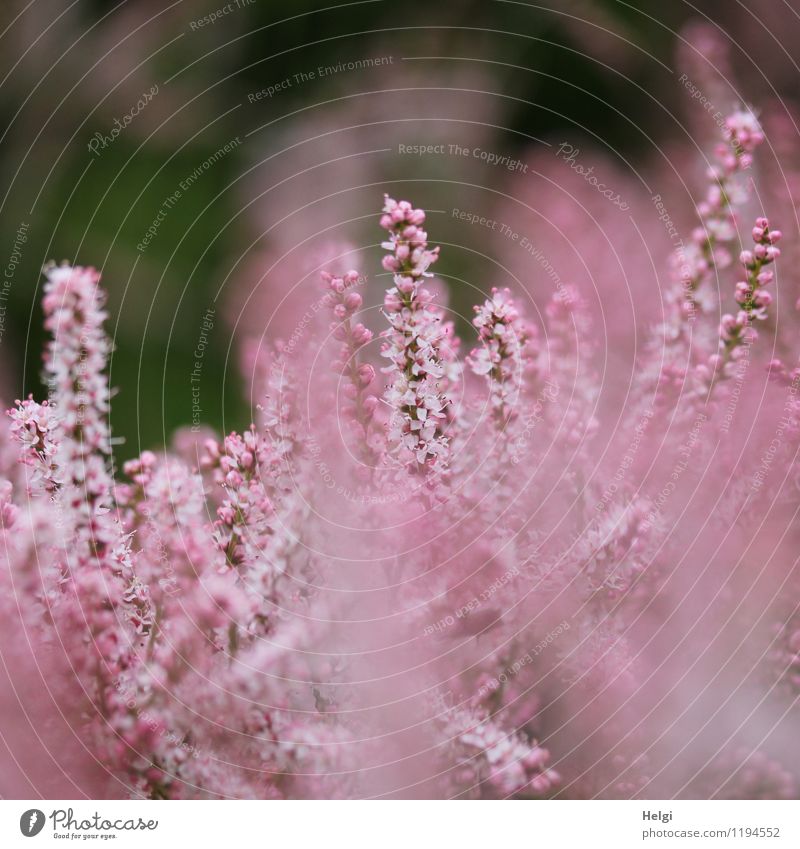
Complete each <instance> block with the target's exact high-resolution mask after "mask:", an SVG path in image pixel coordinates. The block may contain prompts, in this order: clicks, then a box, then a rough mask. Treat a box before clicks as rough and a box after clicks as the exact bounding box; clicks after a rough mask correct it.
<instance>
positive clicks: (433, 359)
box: [381, 195, 450, 476]
mask: <svg viewBox="0 0 800 849" xmlns="http://www.w3.org/2000/svg"><path fill="white" fill-rule="evenodd" d="M424 223H425V213H424V212H423V211H422V210H421V209H414V208H413V207H412V206H411V204H410V203H408V201H400V202H399V203H398V202H397V201H395V200H394V199H392V198H390V197H389V196H388V195H387V196H386V202H385V204H384V207H383V215H382V217H381V227H383V228H384V229H385V230H387V231H388V232H389V239H388V241H386V242H384V243H383V245H382V247H384V248H385V249H386V250H387V251H390V253H388V254H387V255H386V256H384V258H383V267H384V268H385V269H386V270H387V271H389V272H391V273H392V275H393V277H394V286H393V287H392V288H390V289H389V290H388V291H387V293H386V297H385V298H384V302H383V306H384V311H385V313H386V316H387V318H388V320H389V325H390V329H389V330H387V331H385V332H384V334H383V337H384V340H385V341H384V343H383V346H382V349H381V354H382V356H384V357H385V358H386V359H388V360H389V361H390V363H391V365H389V366H387V367H386V368H385V369H384V372H385V373H387V374H389V375H391V376H392V378H393V381H392V386H391V389H390V390H389V391H388V392H387V393H386V400H387V402H388V403H389V406H390V408H391V409H392V410H393V415H392V418H391V421H390V424H389V435H390V440H391V442H392V444H393V446H394V447H395V452H396V454H397V456H398V459H399V460H400V462H402V463H403V464H404V465H405V464H407V463H408V461H409V460H410V459H413V460H414V461H415V462H416V464H417V465H418V467H419V468H420V469H421V470H422V471H424V472H426V473H428V472H433V473H435V474H437V475H439V476H441V475H442V474H443V473H444V472H445V471H446V468H447V463H448V459H449V439H448V437H447V435H446V433H445V429H446V425H447V408H448V406H449V405H450V402H449V400H448V399H447V398H446V397H445V395H444V394H443V393H442V381H443V378H444V377H445V368H444V365H443V363H442V353H441V349H442V347H443V345H444V344H445V339H446V331H445V328H444V326H443V323H442V320H441V315H440V313H439V311H438V310H437V309H436V307H435V306H434V304H433V297H432V295H431V293H430V292H429V291H428V290H427V289H425V288H424V287H423V285H422V283H423V280H424V278H425V277H426V276H428V275H429V272H428V268H429V267H430V266H431V265H432V264H433V263H434V262H436V260H437V259H438V258H439V249H438V248H434V249H432V250H431V249H429V248H428V234H427V233H426V232H425V230H423V229H422V225H423V224H424Z"/></svg>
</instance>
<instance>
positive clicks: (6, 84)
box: [0, 0, 800, 459]
mask: <svg viewBox="0 0 800 849" xmlns="http://www.w3.org/2000/svg"><path fill="white" fill-rule="evenodd" d="M796 6H797V3H796V2H794V1H793V2H782V0H764V1H763V2H748V3H746V4H745V3H741V2H736V0H731V2H728V0H725V2H723V0H718V2H706V3H693V4H690V3H684V2H675V3H663V2H652V3H651V2H643V3H642V2H634V3H626V2H618V0H559V2H543V3H536V4H533V3H528V2H516V0H513V2H512V0H472V1H471V2H468V0H449V2H447V3H443V4H431V3H427V2H413V0H411V2H406V3H403V4H401V5H398V4H397V3H395V2H389V0H359V1H358V2H349V3H333V2H332V3H329V4H328V3H325V2H308V0H294V2H292V3H291V4H284V3H275V2H270V0H249V2H247V0H238V2H232V3H228V4H224V3H223V2H222V0H207V2H206V0H182V1H181V0H178V2H169V0H127V2H99V1H98V0H95V1H94V2H91V1H90V0H75V2H69V0H34V2H27V0H5V1H4V2H3V3H2V4H0V45H1V46H2V49H0V116H2V121H1V123H2V137H1V139H2V140H1V144H2V157H1V158H0V174H1V177H0V181H1V182H2V195H1V196H2V205H1V206H0V234H2V246H1V247H0V257H2V260H3V266H4V267H6V266H7V265H8V263H9V262H11V263H12V265H13V273H12V276H11V282H10V286H8V287H6V290H5V295H6V301H5V305H6V313H5V325H4V328H3V335H2V339H1V340H0V356H1V357H2V366H3V368H2V375H1V376H0V396H2V397H4V398H5V399H6V400H13V398H15V397H19V396H23V395H25V394H27V393H28V392H34V393H36V394H41V393H40V384H39V365H40V351H41V346H42V331H41V313H40V308H39V304H38V302H39V297H40V281H41V277H40V269H41V268H42V266H43V264H44V263H45V262H46V261H48V260H50V259H55V260H62V259H68V260H70V261H72V262H78V263H82V264H92V265H96V266H98V267H100V268H102V271H103V274H104V280H105V285H106V286H107V288H108V290H109V292H110V303H109V311H110V316H111V318H110V329H111V331H112V333H113V335H114V339H115V344H116V353H115V355H114V359H113V366H112V379H113V383H114V385H116V386H118V387H120V388H121V391H120V392H119V394H118V395H117V396H116V397H115V399H114V406H113V422H112V423H113V428H114V432H115V435H116V437H117V438H118V441H119V444H118V445H117V446H116V451H117V453H118V456H119V457H120V458H121V459H124V458H127V457H129V456H132V455H135V454H137V453H138V452H139V451H140V450H141V448H143V447H148V446H152V445H154V444H158V443H163V441H164V438H165V435H166V434H169V433H171V432H172V431H174V430H175V428H177V427H179V426H182V425H190V424H192V422H193V418H192V413H193V411H192V396H191V395H190V384H189V375H190V373H191V371H192V369H193V367H194V362H195V359H196V358H195V356H194V352H195V350H196V347H197V344H198V340H199V339H200V338H201V335H202V333H203V321H204V318H203V317H204V315H206V314H207V311H208V310H209V309H210V308H213V309H214V313H213V316H214V318H213V325H214V327H213V329H212V330H210V332H208V333H207V334H206V335H207V338H206V339H203V341H204V344H205V345H206V348H205V350H204V357H203V366H202V402H201V404H200V406H201V407H202V413H201V416H200V417H201V419H202V423H203V424H204V425H208V426H210V427H212V428H214V429H216V430H219V429H221V428H223V427H224V428H231V427H241V426H242V425H243V424H246V422H247V421H248V420H249V410H248V404H249V402H250V400H251V394H252V393H250V392H249V391H248V386H247V376H246V373H245V377H242V371H241V369H240V360H241V351H242V348H243V342H244V341H245V340H246V338H247V337H249V336H256V337H260V336H263V335H264V334H267V335H277V334H279V333H281V332H287V328H290V327H291V326H292V320H293V319H292V315H296V312H295V313H293V312H292V310H293V309H294V310H298V309H301V308H300V307H299V306H296V305H295V306H292V303H293V302H292V299H293V298H296V299H299V300H298V303H308V302H309V300H310V296H309V295H308V294H307V292H309V291H311V289H310V288H308V287H313V286H314V285H316V277H317V272H318V269H319V267H320V266H322V265H325V264H326V263H327V262H328V260H330V259H332V258H335V257H337V256H341V255H342V254H344V255H343V256H342V258H341V261H342V262H346V263H347V264H359V265H360V266H362V267H363V268H365V269H369V270H370V273H373V271H374V270H375V269H378V268H379V266H378V257H379V247H378V244H377V243H378V242H379V240H380V238H379V237H380V233H379V232H378V230H377V227H376V219H375V213H376V212H377V210H378V208H379V205H380V202H381V195H382V192H383V191H384V190H392V191H394V192H396V193H398V194H400V195H408V196H411V199H412V200H413V201H414V202H415V203H416V204H418V205H420V206H424V207H426V208H427V209H429V210H433V212H432V214H431V221H430V231H431V233H432V237H433V238H434V240H435V241H436V242H438V243H441V244H443V245H445V246H446V248H447V249H446V250H445V251H444V252H443V259H442V262H441V263H440V265H439V266H438V267H437V270H438V272H439V273H440V276H441V279H443V280H444V281H446V282H447V284H448V286H449V288H450V290H451V306H452V307H453V308H454V309H455V310H456V312H458V313H459V314H461V315H462V316H466V319H468V315H467V309H468V306H467V305H468V304H470V303H473V302H474V301H475V300H476V298H475V290H476V289H482V290H486V289H487V288H488V287H489V286H490V285H493V284H495V285H504V284H505V283H507V282H509V281H510V282H512V284H513V283H515V282H516V283H517V284H518V285H519V284H520V283H521V285H523V286H526V287H529V288H530V289H531V290H532V291H533V292H534V295H536V294H537V293H543V294H544V295H545V296H546V295H547V294H549V291H551V290H552V273H551V274H550V275H549V278H548V271H547V267H546V266H547V265H548V264H549V266H550V267H552V268H553V269H554V270H555V274H557V275H558V276H559V277H560V278H561V279H562V280H569V281H570V282H575V283H577V284H578V285H579V286H581V287H582V289H583V291H584V293H585V294H587V296H589V297H592V296H593V297H594V298H595V301H596V306H597V314H598V315H599V316H600V317H601V318H600V324H601V325H602V326H603V333H604V335H606V336H607V337H608V339H609V340H610V343H609V344H608V345H607V347H608V349H609V350H608V352H607V355H608V356H610V357H612V358H613V357H618V358H619V362H620V363H621V364H622V365H621V367H622V368H623V370H626V369H627V371H628V372H629V371H630V369H631V368H632V367H633V366H632V364H631V363H632V361H631V358H630V357H629V356H628V354H629V353H630V351H627V349H625V346H626V345H628V347H630V345H631V344H633V343H632V342H630V339H631V338H632V337H631V334H630V333H629V332H626V333H620V334H618V335H619V339H620V341H619V347H620V349H621V350H617V347H616V344H615V341H614V340H615V338H616V337H615V324H614V323H615V322H618V323H619V324H620V325H625V326H626V327H627V328H628V329H629V328H630V326H631V324H637V325H640V324H641V325H642V326H644V325H646V323H647V322H648V321H651V320H653V319H654V318H655V317H657V313H658V304H659V302H660V292H661V288H662V286H663V282H664V281H663V275H664V273H665V264H664V262H663V260H664V257H666V254H667V252H668V251H669V249H670V247H671V245H670V240H669V237H668V234H667V232H666V230H665V228H664V226H663V224H662V223H661V222H659V221H658V220H657V216H656V214H655V210H654V208H653V204H652V202H651V200H650V199H651V196H652V195H653V194H656V193H658V192H659V191H662V190H663V189H667V190H669V191H670V192H671V193H672V194H671V197H672V198H673V204H675V203H676V202H680V199H682V200H683V201H684V204H683V206H682V207H681V208H677V209H671V210H670V212H671V214H672V215H673V217H674V218H675V220H676V222H678V223H679V225H680V226H681V227H682V228H683V230H684V231H685V232H686V233H688V232H689V231H690V228H691V226H693V222H692V217H691V210H692V206H693V202H694V201H695V200H696V197H695V195H694V192H695V190H697V191H699V190H700V188H701V187H702V184H701V182H700V183H698V181H695V182H694V183H693V182H692V179H693V178H694V177H696V176H699V175H700V174H701V172H702V167H703V163H702V159H701V157H700V153H699V152H700V151H702V150H704V149H707V148H708V144H709V143H710V141H711V140H713V139H714V138H715V137H716V134H717V133H718V125H717V124H716V123H715V121H714V120H713V111H716V110H717V109H718V110H721V111H722V112H725V111H726V110H728V109H729V108H730V106H732V105H733V104H734V103H735V102H736V101H737V100H742V101H748V102H750V103H752V104H753V105H754V106H755V107H756V108H758V107H759V106H760V105H761V104H763V103H765V102H767V101H769V102H770V103H773V104H774V103H776V102H777V103H780V104H781V106H780V110H779V111H780V112H781V114H783V115H785V116H786V121H787V126H789V128H790V129H791V130H792V133H791V134H792V136H794V137H795V138H796V135H797V134H796V128H794V127H793V125H791V124H790V120H791V119H790V117H789V116H791V114H792V112H791V110H792V99H793V98H794V97H795V96H796V94H797V81H798V76H797V72H798V69H797V66H796V61H795V59H794V58H793V56H794V55H795V54H796V51H793V45H796V43H797V36H798V34H800V20H799V18H798V13H797V9H796ZM367 60H369V61H367ZM348 63H352V67H351V66H350V65H349V64H348ZM320 67H323V68H324V67H328V68H329V69H331V70H329V71H328V72H327V73H325V74H320V73H319V72H318V70H317V69H319V68H320ZM682 74H685V75H687V78H688V79H689V81H691V83H692V84H693V85H695V86H696V87H697V88H698V89H699V90H700V91H702V92H703V96H704V98H706V100H707V101H710V102H711V103H712V105H713V106H714V110H713V111H709V110H707V109H705V108H704V107H703V106H702V105H701V104H700V103H699V102H698V100H697V99H696V98H693V97H692V92H691V91H690V89H689V88H688V87H687V85H686V84H685V83H684V82H682V81H681V75H682ZM287 81H288V82H287ZM154 87H157V94H155V95H153V96H152V97H151V99H150V100H149V102H146V103H145V104H144V106H143V108H139V107H138V106H137V103H138V102H139V100H140V98H142V96H143V94H144V93H145V92H148V91H152V90H153V88H154ZM270 87H278V88H276V89H275V91H271V88H270ZM126 115H128V116H131V117H130V121H129V122H127V121H126V119H125V116H126ZM115 120H116V121H120V122H121V123H124V124H125V125H124V126H123V127H122V129H121V130H119V132H118V133H116V134H115V136H114V137H113V138H112V137H111V133H112V131H113V130H114V128H115V126H117V125H115ZM779 130H780V128H779ZM103 137H104V138H105V141H104V143H103V144H102V146H101V145H100V141H99V139H100V138H103ZM93 139H95V140H96V141H95V149H94V150H93V149H92V148H91V142H92V140H93ZM237 140H238V141H237ZM782 140H783V141H786V140H787V136H786V134H785V133H783V132H782V131H778V132H773V133H772V134H771V135H770V136H769V143H770V148H771V149H772V150H773V152H774V149H775V146H776V145H780V143H781V141H782ZM564 143H568V144H569V145H571V147H572V148H573V149H577V150H579V151H580V155H579V159H578V160H577V161H579V162H580V163H582V165H583V166H584V167H587V168H588V167H593V168H594V169H595V171H596V173H598V174H600V175H602V176H603V181H604V184H605V183H607V184H608V185H609V186H612V187H613V189H614V191H615V193H616V194H618V195H619V196H620V197H621V198H623V199H624V202H625V204H626V205H628V206H630V207H631V210H632V211H630V212H625V214H622V213H621V212H620V209H619V207H618V206H615V205H614V204H610V203H609V202H608V201H607V200H606V199H605V198H603V197H600V196H599V195H598V193H597V192H596V191H595V190H594V189H592V187H591V186H589V185H588V183H587V182H586V180H584V179H582V178H581V177H580V176H578V175H576V172H575V170H574V168H570V167H569V165H568V164H567V163H565V162H564V161H563V157H561V158H559V156H558V154H557V150H558V147H559V146H560V145H562V144H564ZM401 144H407V145H420V144H422V145H428V144H432V145H436V144H445V145H447V146H448V147H447V148H446V149H447V150H448V153H446V154H444V155H439V154H430V155H425V156H414V155H403V154H401V153H399V152H398V145H401ZM451 144H458V145H460V146H462V147H466V148H467V149H468V150H470V151H474V150H476V149H480V150H485V151H488V152H492V153H494V154H496V155H497V156H498V157H502V156H506V157H509V159H510V160H511V161H516V162H518V163H520V164H519V165H518V166H516V167H515V169H512V170H509V168H506V167H503V165H502V164H501V165H492V164H489V163H487V162H486V161H484V160H482V159H480V158H478V157H475V156H472V155H468V156H465V157H462V156H459V155H451V154H450V153H449V145H451ZM225 145H229V146H231V145H232V147H231V149H230V150H229V151H228V152H224V153H223V154H222V155H220V154H219V153H218V152H219V151H220V150H221V149H224V147H225ZM209 160H213V162H212V164H211V165H210V166H209V164H208V163H209ZM204 163H205V165H204ZM523 166H524V170H523ZM198 168H199V169H200V171H201V173H200V174H199V176H197V177H196V179H194V180H193V181H192V182H191V185H190V187H189V188H188V189H187V190H185V191H182V193H181V197H180V199H179V200H178V201H177V202H175V203H174V204H173V205H172V206H171V207H170V208H169V209H168V214H165V215H164V216H163V220H162V221H160V222H159V224H158V227H157V233H156V234H155V235H154V236H152V238H151V240H150V241H149V243H148V244H147V245H146V247H145V249H144V250H141V249H139V247H137V246H138V245H140V244H141V243H142V240H143V238H144V237H145V236H146V234H147V230H148V228H149V227H150V226H151V225H152V223H153V222H154V220H155V219H156V218H157V217H158V216H159V211H160V210H162V209H163V208H164V204H165V201H166V199H168V198H169V197H170V196H172V195H173V194H174V193H175V192H176V190H177V189H178V188H179V187H180V185H181V182H182V181H185V180H186V179H187V177H188V176H189V175H192V174H193V173H195V174H196V173H197V169H198ZM696 187H697V188H696ZM676 188H677V191H676ZM454 208H458V209H466V210H471V211H473V212H475V213H478V214H480V215H481V216H484V217H486V218H487V220H491V221H496V222H499V223H501V224H502V223H505V224H506V225H508V226H511V227H513V228H514V229H515V231H517V232H519V233H521V234H522V235H527V236H528V238H529V240H530V241H531V242H532V243H533V244H537V245H539V244H546V245H547V252H546V260H542V259H541V258H539V259H537V258H535V257H534V256H532V255H531V254H530V253H527V254H526V253H525V252H524V251H520V250H516V249H514V250H510V249H509V245H508V241H509V240H508V238H505V237H504V236H502V235H500V234H499V233H498V232H497V229H495V230H490V229H489V228H488V227H482V226H481V225H480V224H478V225H475V224H469V223H465V222H464V221H463V220H458V219H457V218H455V217H454V216H453V215H452V209H454ZM576 208H580V210H581V212H580V214H581V215H583V216H584V220H583V222H582V223H581V221H580V217H578V221H577V223H578V225H579V226H578V227H576V226H575V223H576V217H575V210H576ZM567 217H568V218H569V221H570V224H571V228H572V229H571V232H569V233H568V232H566V230H565V229H564V227H563V226H562V224H563V223H564V221H566V220H567ZM632 222H633V223H632ZM781 224H782V226H783V228H784V230H790V231H791V222H787V221H782V222H781ZM21 225H25V231H24V232H25V237H26V240H25V241H24V244H20V240H19V239H18V238H17V235H16V234H17V233H18V231H19V229H20V226H21ZM342 245H345V246H346V248H343V247H342ZM326 251H327V253H326ZM348 251H349V252H350V253H349V254H348ZM587 260H592V261H587ZM377 277H378V275H376V277H375V281H374V282H375V286H374V288H375V291H376V292H377V291H379V289H380V285H379V284H380V280H378V279H377ZM604 279H608V280H610V279H616V280H623V281H624V282H625V285H624V286H622V287H619V292H622V294H619V293H617V294H614V295H612V296H610V297H612V298H613V299H615V302H614V303H612V304H609V295H608V292H607V290H606V289H604ZM592 293H593V294H592ZM373 297H375V298H377V295H373ZM609 307H611V308H610V309H609ZM282 310H283V311H285V312H286V315H287V316H288V317H287V318H285V320H281V318H280V315H281V311H282ZM301 311H302V310H301ZM466 319H462V321H463V320H466ZM623 337H624V338H623ZM624 340H627V341H624ZM623 349H624V350H623ZM628 382H629V381H628V380H627V379H626V375H625V374H623V376H622V378H621V379H620V381H619V385H621V386H625V385H627V383H628ZM195 423H196V418H195Z"/></svg>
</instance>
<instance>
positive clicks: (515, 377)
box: [468, 289, 530, 428]
mask: <svg viewBox="0 0 800 849" xmlns="http://www.w3.org/2000/svg"><path fill="white" fill-rule="evenodd" d="M475 313H476V316H475V318H474V319H473V321H472V323H473V324H474V325H475V327H476V328H477V330H478V339H479V340H480V343H481V346H480V347H478V348H475V349H473V351H472V352H471V354H470V356H469V360H468V362H469V365H470V367H471V368H472V371H473V372H474V373H475V374H477V375H480V376H485V377H486V378H487V380H488V382H489V393H490V397H489V404H490V406H491V409H492V414H493V415H494V417H495V419H496V421H497V423H498V425H499V426H500V427H501V428H503V427H505V425H506V424H507V423H508V422H509V420H510V419H511V418H512V417H513V416H515V415H516V413H517V411H518V402H519V396H520V392H521V391H522V385H523V378H524V374H523V369H524V368H525V359H524V356H523V355H524V351H525V347H526V345H527V344H528V341H529V338H530V331H529V329H528V328H527V327H526V326H525V324H524V323H523V322H522V320H521V318H520V314H519V310H517V308H516V307H515V306H514V301H513V300H512V298H511V291H510V290H509V289H502V290H501V289H492V297H491V298H489V299H488V300H487V301H485V302H484V303H483V304H482V305H481V306H478V307H475Z"/></svg>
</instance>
